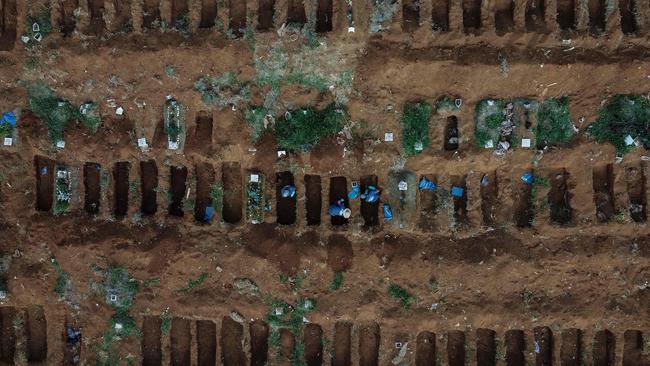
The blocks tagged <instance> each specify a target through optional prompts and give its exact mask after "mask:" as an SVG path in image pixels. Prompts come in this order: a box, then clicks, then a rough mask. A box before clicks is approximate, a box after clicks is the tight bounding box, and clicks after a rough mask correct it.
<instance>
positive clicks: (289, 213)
mask: <svg viewBox="0 0 650 366" xmlns="http://www.w3.org/2000/svg"><path fill="white" fill-rule="evenodd" d="M285 186H293V187H295V186H296V183H295V181H294V178H293V174H292V173H291V172H289V171H285V172H280V173H277V174H276V175H275V187H276V202H277V219H278V224H280V225H293V224H294V223H295V222H296V202H297V200H296V198H297V196H298V194H297V193H296V194H295V195H294V196H293V197H282V188H283V187H285Z"/></svg>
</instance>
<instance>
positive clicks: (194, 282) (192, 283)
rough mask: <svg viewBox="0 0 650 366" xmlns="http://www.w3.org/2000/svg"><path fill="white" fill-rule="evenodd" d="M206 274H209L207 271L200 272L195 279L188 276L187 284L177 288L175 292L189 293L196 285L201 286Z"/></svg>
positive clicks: (206, 276)
mask: <svg viewBox="0 0 650 366" xmlns="http://www.w3.org/2000/svg"><path fill="white" fill-rule="evenodd" d="M208 276H209V275H208V273H207V272H202V273H201V274H200V275H199V277H198V278H197V279H195V280H193V279H191V278H190V279H189V280H188V281H187V286H185V287H183V288H181V289H178V290H177V292H179V293H182V294H185V295H187V294H189V293H190V292H192V291H193V290H194V289H195V288H197V287H198V286H201V285H202V284H203V282H205V280H206V279H207V278H208Z"/></svg>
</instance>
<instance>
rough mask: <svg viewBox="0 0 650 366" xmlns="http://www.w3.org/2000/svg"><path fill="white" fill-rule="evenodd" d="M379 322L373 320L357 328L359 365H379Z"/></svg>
mask: <svg viewBox="0 0 650 366" xmlns="http://www.w3.org/2000/svg"><path fill="white" fill-rule="evenodd" d="M380 340H381V339H380V330H379V324H377V323H375V322H373V323H370V324H367V325H365V326H362V327H361V329H359V366H379V344H380Z"/></svg>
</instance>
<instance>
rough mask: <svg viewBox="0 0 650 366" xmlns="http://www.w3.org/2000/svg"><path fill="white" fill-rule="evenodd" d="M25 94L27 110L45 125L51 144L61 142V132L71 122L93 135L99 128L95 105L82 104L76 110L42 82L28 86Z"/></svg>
mask: <svg viewBox="0 0 650 366" xmlns="http://www.w3.org/2000/svg"><path fill="white" fill-rule="evenodd" d="M27 93H28V98H29V108H30V109H31V110H32V112H34V113H35V114H36V115H37V116H38V117H39V118H40V119H41V120H42V121H43V122H44V123H45V127H47V131H48V135H49V137H50V140H52V142H57V141H60V140H63V132H64V131H65V128H66V126H67V124H68V122H69V121H71V120H77V121H79V122H81V123H82V124H84V125H85V126H87V127H88V128H89V129H90V130H91V132H93V133H94V132H96V131H97V129H98V128H99V125H100V123H101V121H100V117H99V113H98V111H97V105H96V104H95V103H84V104H82V105H81V106H80V108H77V107H75V106H74V105H73V104H72V103H71V102H70V101H68V100H65V99H62V98H60V97H58V96H57V95H56V94H55V93H54V91H53V90H52V89H51V88H50V87H49V86H47V85H45V84H44V83H42V82H36V83H34V84H31V85H29V87H28V88H27Z"/></svg>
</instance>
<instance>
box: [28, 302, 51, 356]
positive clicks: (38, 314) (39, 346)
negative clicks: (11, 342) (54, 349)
mask: <svg viewBox="0 0 650 366" xmlns="http://www.w3.org/2000/svg"><path fill="white" fill-rule="evenodd" d="M26 314H27V317H26V318H25V325H24V329H25V338H26V339H27V345H26V346H27V347H26V351H27V362H28V363H29V364H35V363H42V362H45V361H47V320H46V319H45V311H44V309H43V307H41V306H30V307H28V308H27V312H26Z"/></svg>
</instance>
